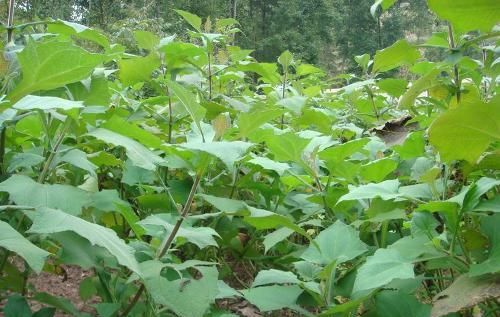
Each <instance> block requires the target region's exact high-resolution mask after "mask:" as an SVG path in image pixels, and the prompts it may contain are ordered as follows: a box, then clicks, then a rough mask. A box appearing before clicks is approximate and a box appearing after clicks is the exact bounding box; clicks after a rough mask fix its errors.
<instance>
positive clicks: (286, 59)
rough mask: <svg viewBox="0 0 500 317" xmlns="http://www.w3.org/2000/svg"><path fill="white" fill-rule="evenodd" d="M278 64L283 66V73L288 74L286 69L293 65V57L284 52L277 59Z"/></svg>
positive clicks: (288, 52)
mask: <svg viewBox="0 0 500 317" xmlns="http://www.w3.org/2000/svg"><path fill="white" fill-rule="evenodd" d="M278 63H280V64H281V66H283V72H285V73H288V67H290V65H291V64H292V63H293V55H292V53H290V51H288V50H286V51H284V52H283V53H281V55H280V56H279V57H278Z"/></svg>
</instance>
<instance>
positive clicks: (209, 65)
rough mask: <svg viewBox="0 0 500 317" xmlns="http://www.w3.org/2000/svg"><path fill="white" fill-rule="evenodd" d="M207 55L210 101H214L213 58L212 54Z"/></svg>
mask: <svg viewBox="0 0 500 317" xmlns="http://www.w3.org/2000/svg"><path fill="white" fill-rule="evenodd" d="M207 50H208V48H207ZM207 55H208V100H212V62H211V61H210V58H211V54H210V52H208V53H207Z"/></svg>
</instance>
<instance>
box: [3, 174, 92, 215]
mask: <svg viewBox="0 0 500 317" xmlns="http://www.w3.org/2000/svg"><path fill="white" fill-rule="evenodd" d="M0 191H4V192H7V193H9V198H10V199H11V200H12V201H14V202H15V203H16V204H17V205H23V206H32V207H49V208H55V209H60V210H63V211H65V212H67V213H69V214H72V215H79V214H80V213H81V212H82V208H83V207H84V206H86V205H87V204H89V203H90V202H91V198H90V195H89V193H88V192H86V191H83V190H81V189H78V188H76V187H73V186H68V185H59V184H55V185H50V184H40V183H37V182H35V181H34V180H32V179H31V178H29V177H27V176H23V175H13V176H11V177H10V178H9V179H7V180H6V181H4V182H2V183H0Z"/></svg>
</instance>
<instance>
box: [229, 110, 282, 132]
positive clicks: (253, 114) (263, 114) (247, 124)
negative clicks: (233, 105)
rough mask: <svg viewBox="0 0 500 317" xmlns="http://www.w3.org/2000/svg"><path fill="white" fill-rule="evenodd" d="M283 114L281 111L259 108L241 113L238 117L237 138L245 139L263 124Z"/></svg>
mask: <svg viewBox="0 0 500 317" xmlns="http://www.w3.org/2000/svg"><path fill="white" fill-rule="evenodd" d="M283 113H284V111H283V110H282V109H276V108H259V109H255V110H252V111H250V112H248V113H241V114H240V115H239V117H238V121H237V124H238V129H239V136H240V137H241V138H245V137H247V136H248V135H250V134H251V133H252V132H254V131H255V130H257V129H259V127H260V126H262V125H263V124H264V123H267V122H269V121H271V120H274V119H276V118H277V117H279V116H281V115H282V114H283Z"/></svg>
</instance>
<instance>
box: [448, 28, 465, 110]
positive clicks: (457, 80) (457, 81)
mask: <svg viewBox="0 0 500 317" xmlns="http://www.w3.org/2000/svg"><path fill="white" fill-rule="evenodd" d="M448 37H449V42H450V49H451V50H454V49H455V47H456V46H455V37H454V35H453V28H452V26H451V24H450V23H448ZM453 72H454V74H455V86H456V90H457V103H460V99H461V97H462V93H461V91H460V89H461V84H460V74H459V71H458V66H457V65H454V66H453Z"/></svg>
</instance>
